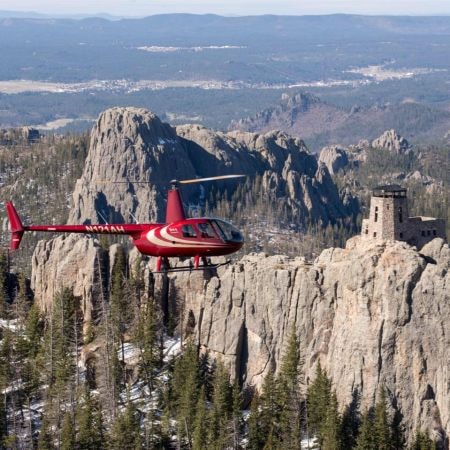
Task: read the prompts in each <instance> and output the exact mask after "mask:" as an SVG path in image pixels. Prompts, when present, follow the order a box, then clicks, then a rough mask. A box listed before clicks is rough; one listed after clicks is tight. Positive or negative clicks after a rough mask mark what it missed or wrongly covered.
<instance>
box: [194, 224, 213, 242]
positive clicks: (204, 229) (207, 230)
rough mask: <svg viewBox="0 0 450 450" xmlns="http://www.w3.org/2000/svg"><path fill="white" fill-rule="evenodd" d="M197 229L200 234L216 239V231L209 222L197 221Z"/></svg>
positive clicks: (203, 236)
mask: <svg viewBox="0 0 450 450" xmlns="http://www.w3.org/2000/svg"><path fill="white" fill-rule="evenodd" d="M197 228H198V231H199V232H200V236H201V237H202V238H206V239H217V236H216V233H215V232H214V230H213V227H212V226H211V224H210V223H208V222H204V223H198V224H197Z"/></svg>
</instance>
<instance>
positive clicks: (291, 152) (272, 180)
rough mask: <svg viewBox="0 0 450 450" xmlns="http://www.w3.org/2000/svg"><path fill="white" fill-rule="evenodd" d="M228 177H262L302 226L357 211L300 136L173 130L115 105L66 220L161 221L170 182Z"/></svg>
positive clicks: (98, 131) (190, 192)
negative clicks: (347, 203) (347, 204)
mask: <svg viewBox="0 0 450 450" xmlns="http://www.w3.org/2000/svg"><path fill="white" fill-rule="evenodd" d="M228 173H243V174H245V175H248V176H250V177H254V176H255V175H261V176H262V177H263V178H264V183H263V186H264V188H265V189H267V190H271V191H273V192H274V193H275V194H276V196H277V197H283V198H285V197H286V196H287V198H288V199H289V202H288V203H289V206H290V207H291V208H292V209H293V214H294V215H297V216H298V220H299V221H300V223H301V222H305V221H306V220H307V219H308V218H310V219H313V220H321V221H322V222H324V223H326V222H328V221H329V220H333V219H336V218H342V217H345V216H347V215H349V214H351V213H355V211H349V210H348V208H346V207H345V206H344V205H343V203H342V201H341V200H340V198H339V194H338V192H337V189H336V186H335V185H334V183H333V182H332V180H331V177H330V175H329V174H328V172H327V171H326V169H325V170H324V168H323V167H320V166H319V165H318V164H317V161H316V159H315V157H314V156H313V155H311V154H310V153H309V151H308V149H307V148H306V146H305V144H304V143H303V141H301V140H300V139H298V138H292V137H290V136H288V135H287V134H285V133H282V132H269V133H266V134H254V133H242V132H231V133H221V132H215V131H212V130H209V129H207V128H204V127H202V126H199V125H185V126H180V127H177V128H176V129H174V128H172V127H171V126H170V125H168V124H165V123H162V122H161V121H160V120H159V118H158V117H157V116H156V115H154V114H153V113H151V112H149V111H147V110H144V109H139V108H112V109H109V110H106V111H105V112H103V113H102V114H101V115H100V117H99V119H98V121H97V123H96V124H95V126H94V128H93V130H92V133H91V145H90V149H89V154H88V156H87V159H86V163H85V167H84V172H83V174H82V177H81V178H80V179H79V180H78V182H77V184H76V186H75V191H74V193H73V207H72V209H71V212H70V216H69V222H72V223H89V222H91V223H104V222H105V221H107V222H109V223H113V222H123V221H124V220H126V221H132V220H134V219H137V220H138V221H140V222H146V221H156V220H163V218H164V211H165V195H166V192H167V187H168V182H169V181H170V180H172V179H174V178H175V179H185V178H195V177H196V176H200V177H202V176H214V175H222V174H228ZM127 180H131V181H130V182H127ZM133 181H134V182H133ZM140 181H144V183H142V182H140ZM111 182H118V183H111ZM197 189H198V188H197ZM196 193H198V190H195V188H190V189H189V188H187V189H184V190H183V195H184V198H185V199H191V200H192V201H195V194H196ZM197 200H198V198H197Z"/></svg>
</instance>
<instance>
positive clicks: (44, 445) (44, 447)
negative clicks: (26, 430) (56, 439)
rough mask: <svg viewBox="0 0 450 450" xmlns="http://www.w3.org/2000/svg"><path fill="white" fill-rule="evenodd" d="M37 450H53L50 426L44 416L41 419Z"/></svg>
mask: <svg viewBox="0 0 450 450" xmlns="http://www.w3.org/2000/svg"><path fill="white" fill-rule="evenodd" d="M37 448H38V450H51V449H53V448H54V444H53V436H52V434H51V431H50V424H49V422H48V420H47V418H46V417H45V415H44V417H43V419H42V425H41V431H40V433H39V439H38V446H37Z"/></svg>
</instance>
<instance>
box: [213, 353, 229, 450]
mask: <svg viewBox="0 0 450 450" xmlns="http://www.w3.org/2000/svg"><path fill="white" fill-rule="evenodd" d="M232 401H233V399H232V388H231V385H230V374H229V373H228V371H227V370H226V368H225V366H224V365H223V363H222V362H221V361H219V362H218V364H217V366H216V369H215V371H214V383H213V397H212V403H213V406H212V412H211V422H210V436H211V438H210V442H211V443H212V444H213V447H214V448H217V449H222V448H226V447H227V446H228V445H229V443H230V441H231V439H230V432H229V431H230V419H231V413H232Z"/></svg>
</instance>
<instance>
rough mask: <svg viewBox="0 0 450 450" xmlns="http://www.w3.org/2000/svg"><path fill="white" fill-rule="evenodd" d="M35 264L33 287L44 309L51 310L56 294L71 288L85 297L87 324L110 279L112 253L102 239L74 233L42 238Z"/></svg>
mask: <svg viewBox="0 0 450 450" xmlns="http://www.w3.org/2000/svg"><path fill="white" fill-rule="evenodd" d="M31 264H32V267H31V270H32V275H31V288H32V289H33V291H34V296H35V298H36V299H37V301H38V303H39V306H40V307H41V309H42V310H43V311H49V310H51V309H52V304H53V299H54V297H55V295H57V294H58V293H60V292H62V290H63V289H64V288H69V289H71V290H72V291H73V294H74V295H75V296H77V297H79V298H80V300H81V309H82V311H83V316H84V324H85V325H86V326H87V324H89V323H90V322H91V320H92V319H93V314H95V313H94V311H95V310H96V306H97V305H98V304H99V302H100V301H101V299H102V297H103V295H104V292H105V289H106V286H107V282H108V280H107V268H108V254H107V253H106V252H105V251H104V250H103V249H102V248H101V247H100V246H99V244H98V242H97V241H95V240H94V239H91V238H88V237H80V236H76V235H73V234H72V235H68V236H59V237H57V238H55V239H52V240H50V241H40V242H39V243H38V245H37V247H36V249H35V251H34V254H33V259H32V263H31Z"/></svg>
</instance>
